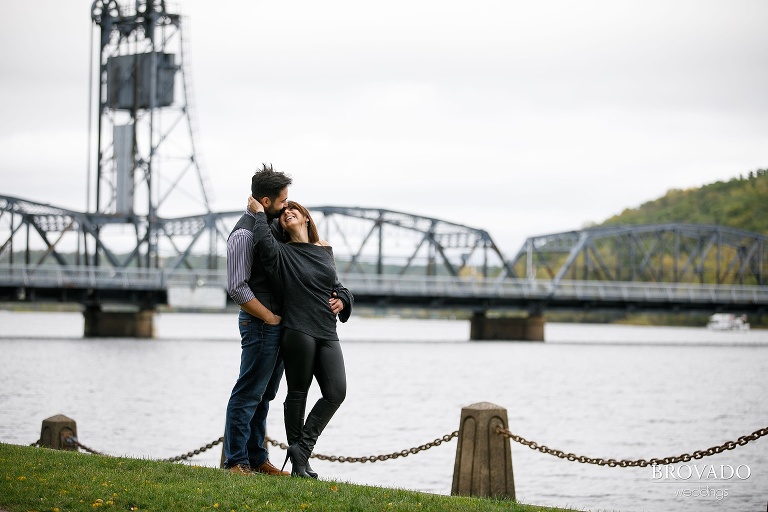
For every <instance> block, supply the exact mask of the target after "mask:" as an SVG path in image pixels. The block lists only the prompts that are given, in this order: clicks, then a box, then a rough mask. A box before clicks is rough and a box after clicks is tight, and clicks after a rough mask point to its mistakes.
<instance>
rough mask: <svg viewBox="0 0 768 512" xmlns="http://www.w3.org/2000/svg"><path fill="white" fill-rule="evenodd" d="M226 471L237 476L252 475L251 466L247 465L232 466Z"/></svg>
mask: <svg viewBox="0 0 768 512" xmlns="http://www.w3.org/2000/svg"><path fill="white" fill-rule="evenodd" d="M227 469H229V471H230V472H232V473H237V474H238V475H252V474H253V470H252V469H251V466H249V465H248V464H236V465H234V466H232V467H231V468H227Z"/></svg>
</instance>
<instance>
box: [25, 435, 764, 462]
mask: <svg viewBox="0 0 768 512" xmlns="http://www.w3.org/2000/svg"><path fill="white" fill-rule="evenodd" d="M496 433H497V434H499V435H501V436H504V437H507V438H509V439H511V440H512V441H515V442H516V443H520V444H522V445H524V446H527V447H528V448H530V449H531V450H538V451H540V452H542V453H546V454H549V455H554V456H555V457H558V458H560V459H567V460H569V461H577V462H581V463H583V464H596V465H598V466H609V467H616V466H618V467H622V468H626V467H641V468H644V467H646V466H649V465H654V464H676V463H678V462H689V461H691V460H692V459H702V458H704V457H708V456H710V455H715V454H716V453H722V452H724V451H726V450H733V449H734V448H736V447H737V446H744V445H745V444H747V443H749V442H750V441H756V440H757V439H760V438H761V437H763V436H768V427H766V428H761V429H759V430H755V431H754V432H752V433H751V434H749V435H746V436H741V437H739V438H738V439H737V440H736V441H727V442H725V443H723V444H721V445H720V446H713V447H712V448H708V449H706V450H696V451H695V452H693V453H692V454H688V453H684V454H682V455H678V456H676V457H664V458H652V459H649V460H646V459H637V460H616V459H601V458H592V457H585V456H584V455H575V454H573V453H565V452H564V451H562V450H556V449H553V448H549V447H548V446H545V445H543V444H542V445H540V444H538V443H537V442H535V441H528V440H527V439H525V438H524V437H521V436H518V435H517V434H513V433H512V432H510V431H509V430H507V429H505V428H501V427H497V428H496ZM458 435H459V431H458V430H454V431H453V432H451V433H450V434H446V435H444V436H442V437H438V438H437V439H435V440H434V441H432V442H431V443H426V444H422V445H420V446H415V447H413V448H409V449H407V450H401V451H399V452H392V453H387V454H383V455H369V456H365V457H345V456H339V455H323V454H321V453H313V454H312V455H311V457H312V458H316V459H319V460H327V461H331V462H362V463H365V462H378V461H385V460H392V459H397V458H399V457H407V456H408V455H411V454H417V453H419V452H422V451H424V450H429V449H430V448H434V447H435V446H440V445H441V444H443V443H447V442H448V441H450V440H452V439H453V438H454V437H458ZM65 441H66V442H67V443H72V444H74V445H75V446H77V447H78V448H80V449H82V450H84V451H86V452H88V453H92V454H94V455H102V456H104V457H111V455H108V454H106V453H102V452H98V451H96V450H94V449H92V448H89V447H87V446H85V445H84V444H83V443H81V442H80V441H78V440H77V438H76V437H73V436H70V437H68V438H67V439H66V440H65ZM264 441H266V442H267V443H269V444H271V445H272V446H275V447H278V448H281V449H283V450H287V449H288V445H287V444H285V443H281V442H279V441H276V440H274V439H272V438H271V437H269V436H265V437H264ZM223 442H224V437H220V438H218V439H216V440H215V441H212V442H210V443H208V444H205V445H203V446H201V447H200V448H198V449H197V450H192V451H190V452H187V453H185V454H183V455H177V456H176V457H169V458H167V459H161V460H160V461H161V462H178V461H181V460H186V459H189V458H191V457H194V456H195V455H199V454H201V453H203V452H205V451H207V450H209V449H211V448H213V447H214V446H216V445H218V444H221V443H223ZM30 446H41V440H39V439H38V440H37V441H35V442H34V443H31V444H30Z"/></svg>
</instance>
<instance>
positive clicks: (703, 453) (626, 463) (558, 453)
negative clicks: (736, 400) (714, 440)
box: [496, 427, 768, 468]
mask: <svg viewBox="0 0 768 512" xmlns="http://www.w3.org/2000/svg"><path fill="white" fill-rule="evenodd" d="M496 433H497V434H500V435H502V436H504V437H508V438H509V439H511V440H513V441H515V442H516V443H520V444H522V445H524V446H527V447H528V448H530V449H531V450H538V451H540V452H541V453H546V454H549V455H554V456H555V457H558V458H560V459H567V460H570V461H577V462H581V463H583V464H597V465H598V466H609V467H616V466H619V467H622V468H626V467H641V468H644V467H646V466H648V465H656V464H676V463H678V462H689V461H690V460H691V459H702V458H704V457H708V456H710V455H714V454H716V453H722V452H724V451H725V450H733V449H734V448H736V447H737V446H744V445H745V444H747V443H748V442H750V441H755V440H757V439H759V438H761V437H763V436H766V435H768V427H766V428H761V429H759V430H755V431H754V432H752V433H751V434H749V435H746V436H741V437H740V438H739V439H738V440H736V441H727V442H725V443H723V444H721V445H720V446H713V447H712V448H708V449H706V450H696V451H695V452H693V454H688V453H684V454H682V455H678V456H676V457H664V458H661V459H658V458H653V459H650V460H645V459H637V460H616V459H607V460H606V459H600V458H592V457H585V456H583V455H574V454H573V453H565V452H564V451H562V450H555V449H552V448H549V447H548V446H545V445H543V444H542V445H540V444H538V443H536V442H535V441H528V440H527V439H525V438H523V437H520V436H518V435H516V434H513V433H512V432H510V431H509V430H507V429H504V428H501V427H498V428H497V429H496Z"/></svg>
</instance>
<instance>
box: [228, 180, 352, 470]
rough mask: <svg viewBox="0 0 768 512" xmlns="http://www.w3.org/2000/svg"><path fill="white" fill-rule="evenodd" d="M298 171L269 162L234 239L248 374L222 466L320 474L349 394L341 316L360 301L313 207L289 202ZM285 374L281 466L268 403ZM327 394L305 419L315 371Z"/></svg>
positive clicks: (232, 407)
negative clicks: (333, 424) (292, 173)
mask: <svg viewBox="0 0 768 512" xmlns="http://www.w3.org/2000/svg"><path fill="white" fill-rule="evenodd" d="M291 182H292V181H291V178H290V177H289V176H287V175H286V174H284V173H282V172H278V171H275V170H274V169H273V168H272V166H271V165H263V166H262V168H261V169H260V170H258V171H257V172H256V173H255V174H254V175H253V178H252V180H251V196H250V197H249V198H248V209H247V210H246V212H245V213H244V214H243V216H242V217H241V218H240V220H238V222H237V224H236V225H235V227H234V229H233V230H232V232H231V233H230V235H229V239H228V240H227V291H228V293H229V295H230V297H232V299H233V300H234V301H235V302H236V303H237V304H239V305H240V312H239V315H238V325H239V329H240V339H241V347H242V352H241V356H240V374H239V376H238V378H237V382H236V383H235V386H234V388H233V389H232V394H231V396H230V398H229V403H228V405H227V417H226V427H225V432H224V455H225V460H224V467H225V468H228V469H229V470H230V471H233V472H236V473H242V474H252V473H265V474H269V475H281V476H287V475H289V473H287V472H285V471H283V469H285V464H286V463H287V461H288V459H289V458H290V460H291V473H290V475H293V476H301V477H312V478H317V473H315V472H314V471H313V470H312V468H311V466H310V465H309V457H310V455H311V454H312V450H313V449H314V447H315V443H316V442H317V438H318V436H320V434H321V433H322V431H323V429H324V428H325V426H326V425H327V424H328V422H329V421H330V419H331V417H332V416H333V414H334V413H335V412H336V410H337V409H338V408H339V406H340V405H341V403H342V402H343V401H344V398H345V396H346V392H347V380H346V372H345V369H344V357H343V355H342V352H341V345H340V343H339V337H338V335H337V334H336V318H337V316H338V318H339V320H341V321H342V322H346V321H347V319H348V318H349V315H350V313H351V310H352V304H353V302H354V298H353V296H352V294H351V293H350V292H349V290H347V289H346V288H344V287H343V286H342V285H341V284H340V283H339V280H338V277H337V274H336V266H335V263H334V259H333V251H332V249H331V247H330V245H329V244H328V243H327V242H325V241H323V240H320V237H319V236H318V233H317V228H316V226H315V223H314V221H313V220H312V217H311V216H310V214H309V212H308V211H307V209H306V208H304V207H303V206H301V205H300V204H298V203H296V202H293V201H289V200H288V187H289V186H290V185H291ZM283 371H285V377H286V382H287V384H288V394H287V396H286V398H285V402H284V403H283V412H284V417H285V434H286V437H287V441H288V445H289V447H288V454H287V456H286V459H285V460H286V462H285V463H283V468H282V469H278V468H276V467H275V466H274V465H272V463H270V461H269V459H268V454H267V450H266V449H265V447H264V436H265V432H266V420H267V413H268V412H269V403H270V401H271V400H272V399H274V398H275V396H276V395H277V390H278V387H279V385H280V379H281V378H282V376H283ZM313 377H314V378H315V379H316V380H317V383H318V385H319V387H320V392H321V393H322V397H321V398H320V399H319V400H318V401H317V403H315V405H314V407H313V408H312V410H311V411H310V412H309V415H307V417H306V421H305V418H304V416H305V408H306V402H307V392H308V391H309V387H310V384H311V383H312V378H313Z"/></svg>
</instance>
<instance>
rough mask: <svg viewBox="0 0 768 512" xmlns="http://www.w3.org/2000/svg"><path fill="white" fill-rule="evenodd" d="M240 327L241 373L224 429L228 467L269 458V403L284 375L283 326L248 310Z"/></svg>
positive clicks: (242, 315) (257, 463) (240, 315)
mask: <svg viewBox="0 0 768 512" xmlns="http://www.w3.org/2000/svg"><path fill="white" fill-rule="evenodd" d="M238 325H239V327H240V339H241V341H240V344H241V346H242V352H241V354H240V376H239V377H238V378H237V382H236V383H235V386H234V388H232V394H231V395H230V397H229V404H227V422H226V426H225V428H224V455H225V458H226V460H225V462H224V465H225V466H226V467H228V468H229V467H232V466H235V465H237V464H248V465H250V466H251V467H253V468H257V467H259V466H261V465H262V464H264V462H266V460H267V450H266V448H264V436H265V435H266V430H267V413H268V412H269V402H270V401H271V400H272V399H274V398H275V396H276V395H277V388H278V387H279V386H280V379H281V378H282V376H283V358H282V356H281V354H280V329H281V325H268V324H265V323H264V322H263V321H261V320H259V319H258V318H256V317H255V316H252V315H250V314H248V313H246V312H245V311H242V310H241V311H240V314H239V315H238Z"/></svg>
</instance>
